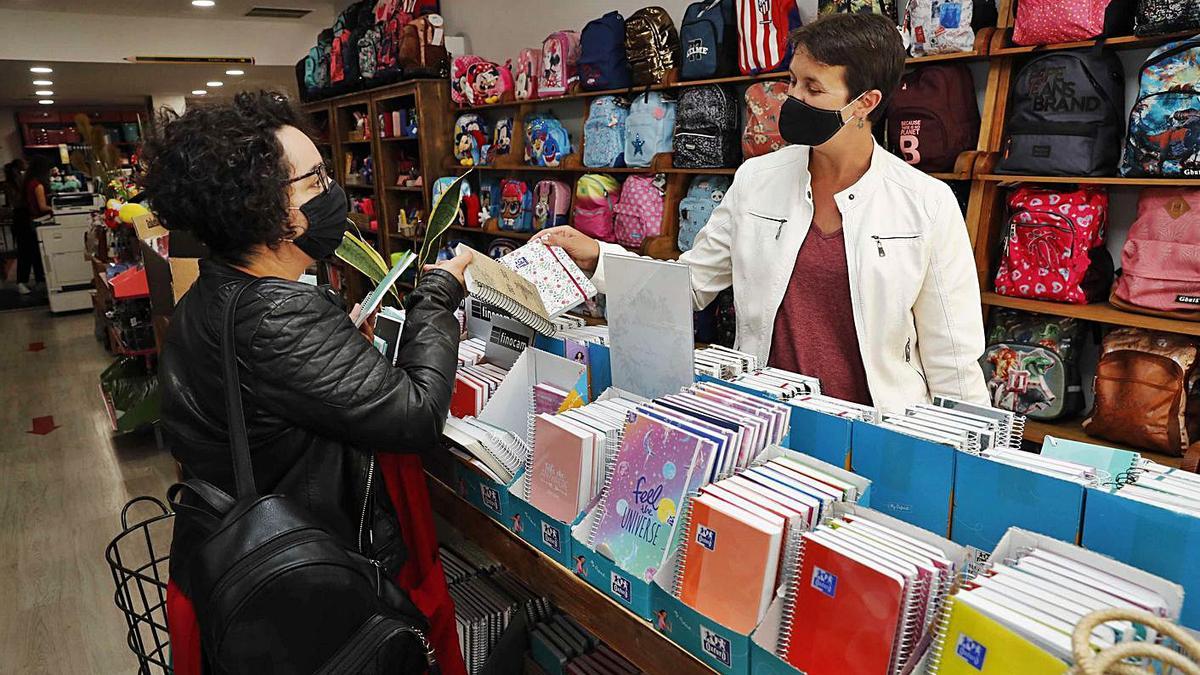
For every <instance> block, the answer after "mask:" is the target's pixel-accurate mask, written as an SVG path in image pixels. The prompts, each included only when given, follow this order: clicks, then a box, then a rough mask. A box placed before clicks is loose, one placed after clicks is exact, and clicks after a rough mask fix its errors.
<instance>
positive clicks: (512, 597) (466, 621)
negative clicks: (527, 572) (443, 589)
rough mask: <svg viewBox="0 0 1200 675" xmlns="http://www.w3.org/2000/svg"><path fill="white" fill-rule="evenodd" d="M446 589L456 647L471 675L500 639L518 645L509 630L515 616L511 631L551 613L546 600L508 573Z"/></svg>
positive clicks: (468, 580) (484, 576) (480, 577)
mask: <svg viewBox="0 0 1200 675" xmlns="http://www.w3.org/2000/svg"><path fill="white" fill-rule="evenodd" d="M449 590H450V597H451V598H452V599H453V600H454V617H455V622H456V624H457V628H458V644H459V648H460V649H462V654H463V661H464V662H465V663H466V667H467V672H468V673H471V674H472V675H475V674H476V673H479V672H481V671H483V670H484V667H485V666H486V665H487V664H488V661H489V659H490V658H492V656H493V651H495V650H496V648H497V646H498V645H499V644H500V643H501V641H502V640H505V639H508V640H509V642H510V643H515V644H518V645H519V644H520V643H521V642H522V640H518V639H514V638H518V637H520V636H515V635H512V631H510V630H509V628H510V624H513V623H514V621H515V620H517V618H518V616H520V620H519V623H518V625H516V626H514V627H513V629H514V630H522V629H521V626H528V625H529V624H530V623H532V622H533V621H538V620H543V619H544V618H545V617H546V616H548V615H549V613H550V612H551V611H552V606H551V604H550V602H549V600H548V599H547V598H544V597H541V596H538V595H537V594H535V593H534V592H533V591H531V590H530V589H529V587H527V586H525V585H524V584H523V583H521V581H520V580H519V579H518V578H517V576H516V575H515V574H513V573H512V572H510V571H508V570H501V571H499V572H495V573H491V574H477V575H473V576H468V577H466V578H465V579H462V580H461V581H458V582H456V583H452V584H449Z"/></svg>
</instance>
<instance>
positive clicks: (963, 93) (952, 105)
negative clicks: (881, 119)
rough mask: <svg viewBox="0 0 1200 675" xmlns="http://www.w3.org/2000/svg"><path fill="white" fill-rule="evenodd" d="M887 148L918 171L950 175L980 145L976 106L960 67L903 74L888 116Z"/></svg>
mask: <svg viewBox="0 0 1200 675" xmlns="http://www.w3.org/2000/svg"><path fill="white" fill-rule="evenodd" d="M887 135H888V146H889V147H890V148H891V149H892V152H894V153H896V154H897V155H898V156H900V157H901V158H903V159H904V161H906V162H908V163H909V164H911V165H913V166H915V167H917V168H918V169H920V170H922V171H952V170H954V165H955V163H956V162H957V161H958V156H959V155H960V154H961V153H962V152H964V151H966V150H974V149H975V146H976V143H977V142H978V140H979V104H978V102H977V100H976V98H975V82H974V80H973V79H972V78H971V70H970V69H969V68H967V67H966V66H965V65H963V64H952V65H928V66H919V67H917V68H916V69H915V70H913V71H911V72H909V73H906V74H905V75H904V77H903V78H902V79H901V80H900V86H899V87H898V88H897V89H896V92H895V93H894V94H893V95H892V100H891V103H889V104H888V110H887Z"/></svg>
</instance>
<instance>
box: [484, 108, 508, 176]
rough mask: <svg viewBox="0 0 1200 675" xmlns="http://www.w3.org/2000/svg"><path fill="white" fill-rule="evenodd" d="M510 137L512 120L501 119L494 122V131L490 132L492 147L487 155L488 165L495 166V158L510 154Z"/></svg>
mask: <svg viewBox="0 0 1200 675" xmlns="http://www.w3.org/2000/svg"><path fill="white" fill-rule="evenodd" d="M512 137H513V118H511V117H501V118H500V121H498V122H496V129H495V131H494V132H492V145H491V148H490V152H489V153H488V164H495V163H496V159H497V158H499V157H503V156H505V155H508V154H509V153H510V152H512Z"/></svg>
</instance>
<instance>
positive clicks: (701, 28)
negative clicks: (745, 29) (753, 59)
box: [679, 0, 738, 80]
mask: <svg viewBox="0 0 1200 675" xmlns="http://www.w3.org/2000/svg"><path fill="white" fill-rule="evenodd" d="M679 43H680V47H681V49H682V52H683V58H682V59H681V60H680V61H681V65H680V67H679V70H680V73H679V75H680V77H681V78H682V79H685V80H703V79H707V78H711V77H724V76H726V75H734V74H736V73H737V69H738V65H737V50H738V33H737V7H736V6H735V5H734V2H733V0H700V2H693V3H692V4H690V5H688V8H687V11H686V12H685V13H684V15H683V23H682V24H681V25H680V27H679Z"/></svg>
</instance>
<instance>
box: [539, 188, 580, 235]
mask: <svg viewBox="0 0 1200 675" xmlns="http://www.w3.org/2000/svg"><path fill="white" fill-rule="evenodd" d="M570 218H571V186H570V185H567V184H566V183H564V182H562V181H561V180H540V181H538V182H537V185H534V186H533V230H534V231H535V232H537V231H540V230H545V229H547V228H550V227H556V226H558V225H566V224H567V221H568V220H570Z"/></svg>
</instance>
